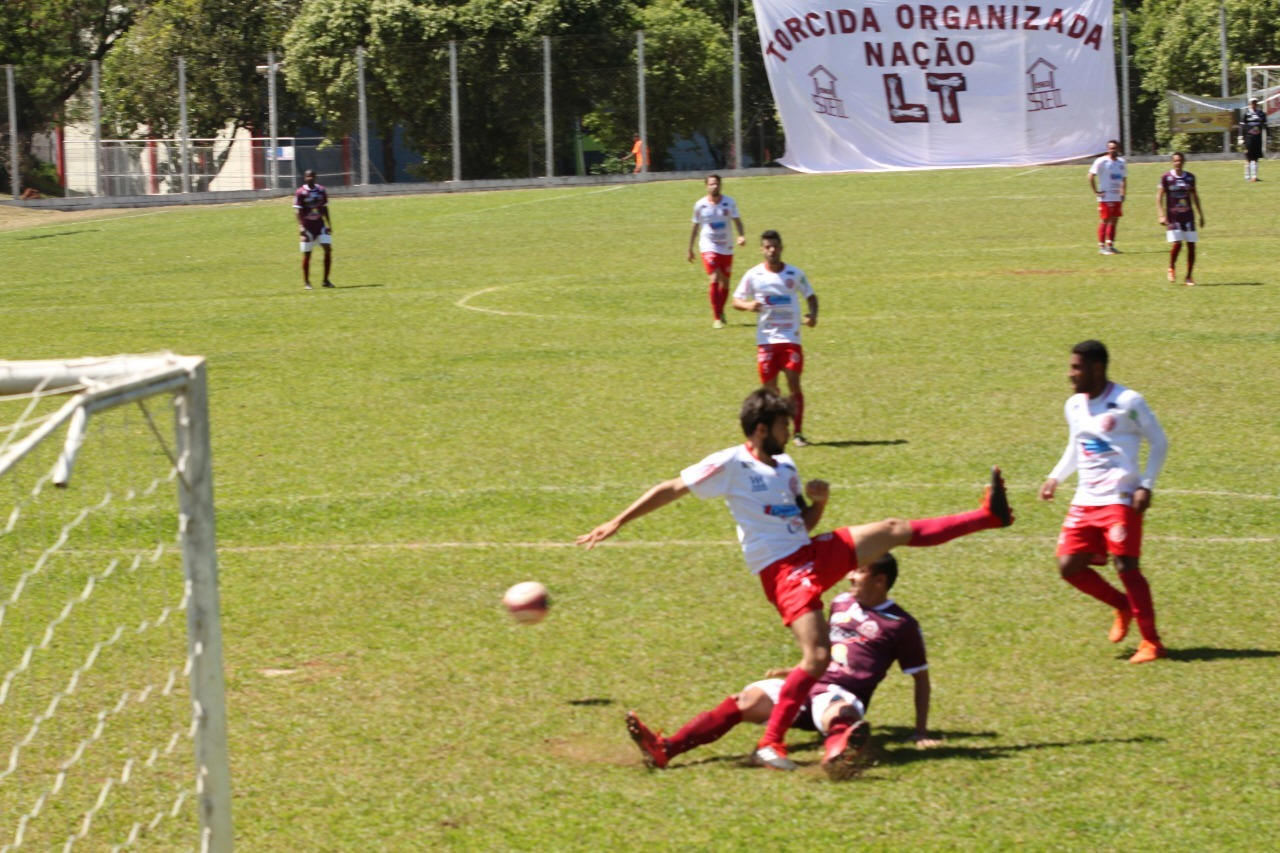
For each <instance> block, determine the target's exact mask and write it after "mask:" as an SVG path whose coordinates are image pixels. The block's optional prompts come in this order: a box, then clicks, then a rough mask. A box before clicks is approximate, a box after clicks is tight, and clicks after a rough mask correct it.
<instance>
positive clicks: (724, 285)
mask: <svg viewBox="0 0 1280 853" xmlns="http://www.w3.org/2000/svg"><path fill="white" fill-rule="evenodd" d="M720 184H721V180H720V176H719V175H707V194H706V195H705V196H703V197H702V198H700V199H698V200H697V201H695V202H694V203H693V229H692V230H691V231H690V232H689V263H693V244H694V242H695V241H696V242H697V244H698V252H699V254H701V256H702V269H703V270H705V271H706V273H707V300H708V301H709V302H710V303H711V316H712V318H713V319H712V321H711V328H713V329H723V328H724V304H725V303H726V302H727V301H728V300H729V274H730V273H731V272H733V243H734V240H733V234H732V232H731V231H730V228H729V225H730V224H731V223H732V225H733V227H734V228H736V229H737V230H738V241H737V242H738V245H739V246H745V245H746V243H747V238H746V232H745V231H743V230H742V229H743V226H742V217H741V216H740V215H739V214H738V203H737V202H736V201H734V200H733V199H732V198H730V197H729V196H727V195H723V194H722V193H721V192H720Z"/></svg>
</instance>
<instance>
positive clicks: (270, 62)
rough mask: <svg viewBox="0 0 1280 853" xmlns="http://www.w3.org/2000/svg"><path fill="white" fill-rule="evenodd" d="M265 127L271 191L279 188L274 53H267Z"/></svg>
mask: <svg viewBox="0 0 1280 853" xmlns="http://www.w3.org/2000/svg"><path fill="white" fill-rule="evenodd" d="M267 125H268V127H269V128H270V132H271V151H270V152H269V154H268V155H267V173H268V174H269V175H270V176H271V189H273V190H274V189H275V188H277V187H278V186H280V162H279V154H280V152H279V150H278V148H277V146H278V145H279V144H280V139H279V137H277V135H276V132H277V127H276V52H275V51H274V50H268V51H267Z"/></svg>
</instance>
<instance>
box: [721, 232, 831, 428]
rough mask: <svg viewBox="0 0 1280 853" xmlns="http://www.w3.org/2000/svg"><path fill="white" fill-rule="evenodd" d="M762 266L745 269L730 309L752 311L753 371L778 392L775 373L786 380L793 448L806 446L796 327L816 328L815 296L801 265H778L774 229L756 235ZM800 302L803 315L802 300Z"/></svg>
mask: <svg viewBox="0 0 1280 853" xmlns="http://www.w3.org/2000/svg"><path fill="white" fill-rule="evenodd" d="M760 252H761V254H763V255H764V262H763V263H759V264H756V265H755V266H754V267H752V268H751V269H749V270H747V272H746V274H745V275H744V276H743V277H742V281H740V282H738V287H737V289H736V290H734V291H733V307H734V308H735V309H737V310H738V311H753V312H755V314H756V315H757V319H756V372H757V373H758V374H759V375H760V384H761V385H764V386H766V387H769V388H773V389H774V390H777V388H778V373H780V372H781V373H782V374H784V375H785V376H786V377H787V391H788V393H789V394H790V397H791V417H792V420H793V421H794V423H795V427H796V434H795V445H796V447H804V446H806V445H807V444H808V443H809V441H808V439H806V438H805V437H804V433H803V431H802V430H803V428H804V391H803V390H802V389H801V387H800V374H801V373H802V372H803V371H804V350H803V349H802V348H801V346H800V327H801V326H809V327H813V326H816V325H817V324H818V297H817V296H816V295H815V294H814V292H813V285H811V284H809V279H808V278H807V277H806V276H805V274H804V271H803V270H801V269H800V268H799V267H795V266H792V265H791V264H786V263H783V262H782V236H781V235H780V234H778V232H777V231H774V230H772V229H770V230H768V231H765V232H764V233H763V234H761V235H760ZM802 299H803V300H804V308H805V309H807V310H804V314H803V316H801V310H802V309H801V305H800V301H801V300H802Z"/></svg>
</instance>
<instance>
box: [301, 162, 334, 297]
mask: <svg viewBox="0 0 1280 853" xmlns="http://www.w3.org/2000/svg"><path fill="white" fill-rule="evenodd" d="M293 209H294V210H296V211H297V212H298V233H299V236H301V237H302V286H303V287H305V288H306V289H307V290H310V289H311V250H312V249H313V248H314V247H315V245H316V243H319V244H320V246H321V247H322V248H323V249H324V286H325V287H333V286H334V285H333V282H332V281H330V280H329V269H330V267H331V266H332V265H333V248H332V247H333V237H332V235H333V219H332V218H331V217H330V216H329V194H328V193H327V192H325V188H324V187H322V186H321V185H320V184H317V183H316V170H315V169H307V171H306V172H304V173H303V175H302V186H300V187H298V189H297V190H296V191H295V192H294V194H293Z"/></svg>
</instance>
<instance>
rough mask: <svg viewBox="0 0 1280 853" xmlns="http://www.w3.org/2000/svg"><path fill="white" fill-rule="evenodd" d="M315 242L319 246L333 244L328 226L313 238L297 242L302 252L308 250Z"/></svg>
mask: <svg viewBox="0 0 1280 853" xmlns="http://www.w3.org/2000/svg"><path fill="white" fill-rule="evenodd" d="M316 243H319V244H320V245H321V246H329V245H332V244H333V238H332V237H330V236H329V229H328V228H326V229H324V230H323V231H321V232H320V236H319V237H317V238H315V239H314V240H303V241H302V242H301V243H300V244H299V248H301V249H302V251H304V252H310V251H311V249H312V248H313V247H314V246H315V244H316Z"/></svg>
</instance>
